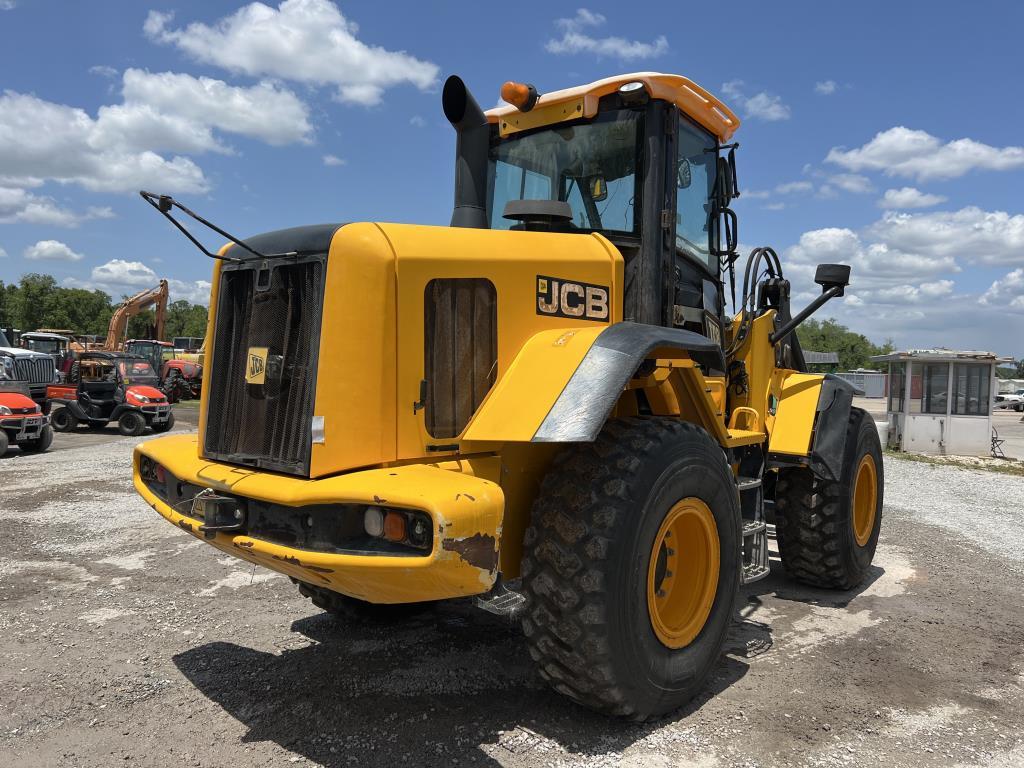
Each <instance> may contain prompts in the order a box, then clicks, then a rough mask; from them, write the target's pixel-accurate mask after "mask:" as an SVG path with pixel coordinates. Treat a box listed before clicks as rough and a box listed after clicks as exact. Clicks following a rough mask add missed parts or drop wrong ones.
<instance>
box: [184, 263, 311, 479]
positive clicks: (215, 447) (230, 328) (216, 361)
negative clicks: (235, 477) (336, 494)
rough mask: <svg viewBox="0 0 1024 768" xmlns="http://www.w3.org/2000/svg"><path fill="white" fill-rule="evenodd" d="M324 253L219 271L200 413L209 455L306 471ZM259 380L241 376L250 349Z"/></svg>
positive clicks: (265, 465)
mask: <svg viewBox="0 0 1024 768" xmlns="http://www.w3.org/2000/svg"><path fill="white" fill-rule="evenodd" d="M325 267H326V264H325V257H305V258H303V259H287V260H283V259H282V260H274V261H270V262H269V263H268V262H258V263H253V264H251V265H250V264H245V265H241V266H240V267H239V266H235V265H230V266H225V267H224V268H223V272H222V273H221V278H220V295H219V298H218V300H217V308H216V311H217V315H216V328H215V330H214V347H213V359H212V362H211V365H210V373H209V375H210V392H209V399H208V401H207V402H208V404H209V405H208V411H207V417H206V435H205V440H204V446H205V455H206V456H207V457H208V458H212V459H219V460H222V461H226V462H230V463H235V464H245V465H251V466H256V467H261V468H264V469H272V470H277V471H279V472H287V473H289V474H296V475H308V474H309V459H310V450H311V438H312V417H313V400H314V398H315V396H316V366H317V353H318V350H319V346H320V319H321V315H322V312H323V291H324V272H325ZM264 349H265V350H266V352H265V361H264V363H263V365H264V366H265V381H264V382H263V383H260V384H251V383H247V381H246V367H247V365H248V364H249V354H250V350H258V351H259V352H258V354H262V350H264Z"/></svg>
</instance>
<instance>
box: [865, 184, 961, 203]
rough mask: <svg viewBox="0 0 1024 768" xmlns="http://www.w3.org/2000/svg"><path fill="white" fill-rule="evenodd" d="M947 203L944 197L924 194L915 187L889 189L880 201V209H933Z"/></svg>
mask: <svg viewBox="0 0 1024 768" xmlns="http://www.w3.org/2000/svg"><path fill="white" fill-rule="evenodd" d="M944 202H946V198H944V197H943V196H942V195H933V194H930V193H927V192H922V191H921V190H919V189H915V188H914V187H901V188H900V189H887V190H885V194H884V195H882V199H881V200H879V201H878V207H879V208H931V207H932V206H933V205H938V204H939V203H944Z"/></svg>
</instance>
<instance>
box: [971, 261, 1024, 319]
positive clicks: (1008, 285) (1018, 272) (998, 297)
mask: <svg viewBox="0 0 1024 768" xmlns="http://www.w3.org/2000/svg"><path fill="white" fill-rule="evenodd" d="M981 303H982V304H985V305H988V306H999V307H1003V308H1005V309H1010V310H1020V311H1022V312H1024V269H1015V270H1013V271H1012V272H1009V273H1007V275H1006V277H1004V278H1003V279H1001V280H996V281H995V282H994V283H992V285H991V286H990V287H989V289H988V290H987V291H985V293H984V294H982V296H981Z"/></svg>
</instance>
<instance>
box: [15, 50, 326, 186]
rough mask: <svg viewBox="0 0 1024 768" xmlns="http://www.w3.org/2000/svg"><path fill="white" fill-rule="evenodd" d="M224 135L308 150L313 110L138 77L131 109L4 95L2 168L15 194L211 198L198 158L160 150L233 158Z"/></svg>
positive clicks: (216, 87) (261, 91)
mask: <svg viewBox="0 0 1024 768" xmlns="http://www.w3.org/2000/svg"><path fill="white" fill-rule="evenodd" d="M214 129H217V130H219V131H222V132H224V133H233V134H237V135H241V136H248V137H251V138H254V139H259V140H262V141H265V142H267V143H268V144H275V145H277V144H286V143H290V142H304V143H308V142H309V141H310V137H311V134H312V130H313V129H312V126H311V125H310V123H309V114H308V109H307V107H306V105H305V104H303V102H302V101H301V100H299V98H298V97H297V96H295V94H293V93H292V92H291V91H288V90H287V89H284V88H282V87H281V86H279V85H276V84H273V83H268V82H262V83H259V84H257V85H254V86H250V87H235V86H229V85H227V84H226V83H224V82H223V81H221V80H214V79H212V78H206V77H202V78H197V77H192V76H191V75H183V74H175V73H170V72H165V73H160V74H151V73H149V72H145V71H142V70H137V69H129V70H127V71H126V72H125V73H124V77H123V101H122V103H120V104H113V105H106V106H102V107H100V108H99V110H98V111H97V114H96V117H95V118H93V117H90V116H89V114H88V113H86V112H85V110H82V109H78V108H76V107H71V106H66V105H63V104H55V103H53V102H48V101H44V100H42V99H39V98H37V97H35V96H30V95H25V94H19V93H15V92H13V91H7V92H6V93H4V95H3V96H2V97H0V168H3V170H4V179H3V180H4V181H6V183H7V184H8V185H10V186H17V187H30V186H38V185H39V184H41V183H43V182H44V181H47V180H52V181H57V182H60V183H71V184H79V185H81V186H83V187H85V188H87V189H90V190H93V191H109V192H122V191H130V190H138V189H140V188H153V189H158V190H160V191H166V192H203V191H205V190H206V189H207V188H208V187H209V184H208V182H207V180H206V178H205V176H204V175H203V172H202V170H201V169H200V168H199V166H198V165H196V164H195V162H194V161H193V160H191V159H190V158H187V157H183V156H180V155H178V156H174V157H170V158H167V157H164V156H163V155H161V154H158V152H170V153H182V154H200V153H203V152H230V151H231V148H230V147H229V146H227V145H225V144H224V143H223V142H222V141H221V139H220V138H219V137H218V136H216V135H215V134H214Z"/></svg>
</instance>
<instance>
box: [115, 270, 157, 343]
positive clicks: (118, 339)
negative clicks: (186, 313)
mask: <svg viewBox="0 0 1024 768" xmlns="http://www.w3.org/2000/svg"><path fill="white" fill-rule="evenodd" d="M167 293H168V291H167V281H166V280H161V281H160V284H159V285H158V286H156V287H155V288H149V289H147V290H145V291H142V292H140V293H137V294H135V295H134V296H132V297H131V298H128V299H125V301H124V303H123V304H122V305H121V306H120V307H118V308H117V309H116V310H115V311H114V314H113V315H112V316H111V318H110V327H109V328H108V329H107V340H106V342H104V344H103V349H104V350H107V351H110V352H116V351H119V350H121V349H122V348H123V347H124V341H125V334H126V331H127V330H128V319H129V318H132V317H135V315H137V314H139V313H140V312H142V311H143V310H146V309H149V308H150V307H155V312H156V331H155V333H154V334H153V335H154V337H155V338H157V339H162V338H163V337H164V323H165V322H166V320H167Z"/></svg>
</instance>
